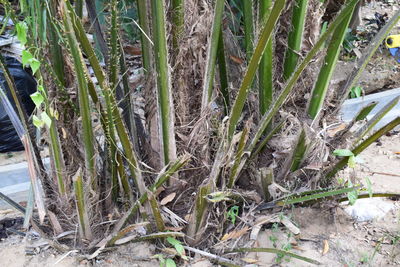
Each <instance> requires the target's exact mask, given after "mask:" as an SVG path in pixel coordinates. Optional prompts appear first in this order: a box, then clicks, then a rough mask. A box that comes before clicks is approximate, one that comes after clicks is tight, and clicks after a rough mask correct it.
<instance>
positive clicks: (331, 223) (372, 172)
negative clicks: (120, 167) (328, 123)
mask: <svg viewBox="0 0 400 267" xmlns="http://www.w3.org/2000/svg"><path fill="white" fill-rule="evenodd" d="M398 152H400V133H395V134H393V135H392V136H384V137H382V138H381V139H380V140H379V142H376V143H374V144H373V145H371V146H370V147H369V148H368V149H367V150H366V151H364V152H363V153H361V155H360V157H361V159H362V160H363V163H360V164H358V166H357V167H356V168H355V169H354V170H353V169H346V170H344V171H342V172H341V173H340V175H339V176H338V177H345V178H346V177H351V178H352V179H353V181H354V182H358V183H365V178H366V177H368V178H369V179H370V180H371V183H372V189H373V191H374V192H400V183H399V181H400V177H399V176H400V155H399V153H398ZM384 201H385V202H389V203H393V204H394V208H393V209H392V210H391V211H389V212H388V213H387V214H386V216H385V217H384V218H382V219H380V220H373V221H369V222H356V221H355V220H354V219H353V218H351V217H350V216H349V215H348V214H347V213H346V212H345V211H344V208H345V206H324V205H322V206H319V207H317V208H310V207H305V208H301V207H298V208H295V209H293V210H290V211H287V212H284V213H285V215H287V216H288V217H290V218H291V220H292V221H293V222H294V223H295V224H296V225H297V226H298V227H299V229H300V231H301V233H300V235H298V236H296V237H294V235H293V234H291V232H290V231H289V230H288V229H287V228H285V227H281V226H279V227H269V228H268V229H263V230H262V231H261V232H260V233H259V235H258V239H257V241H256V243H255V246H256V247H273V246H276V247H277V248H282V247H283V246H288V244H290V247H291V249H290V250H289V251H290V252H293V253H296V254H299V255H302V256H306V257H310V258H312V259H315V260H318V261H320V262H321V263H322V265H323V266H398V265H400V243H399V241H400V228H399V219H400V217H399V215H400V214H399V212H400V202H399V201H392V200H389V199H386V200H384ZM265 214H268V213H265ZM16 215H17V214H15V212H13V211H12V210H9V211H5V210H3V211H1V212H0V220H1V219H2V217H3V218H4V217H10V216H11V217H12V216H16ZM32 246H34V244H32V242H30V241H27V240H24V239H23V238H22V237H19V236H15V235H12V236H10V237H9V238H7V239H5V240H4V241H0V259H1V265H2V266H10V267H19V266H28V267H35V266H40V267H50V266H54V264H55V263H57V262H58V263H57V266H61V267H72V266H102V267H103V266H104V267H111V266H158V264H159V263H158V261H157V260H156V259H154V258H152V256H154V255H156V254H157V253H159V252H157V250H156V248H155V246H154V245H152V244H148V243H139V244H136V243H135V244H128V245H125V246H121V247H119V248H118V249H116V250H115V251H112V252H109V253H106V254H104V255H103V256H102V257H101V258H100V259H97V260H96V261H94V262H90V263H89V262H88V261H86V260H84V259H80V258H79V257H78V256H77V255H75V254H74V253H72V254H71V255H69V256H67V257H64V256H65V255H62V254H59V253H57V252H56V251H54V250H53V249H51V248H49V249H44V250H43V251H42V252H41V253H39V254H38V255H35V256H28V255H26V254H25V249H26V247H32ZM246 258H247V259H248V260H249V259H252V260H254V263H255V264H257V265H258V266H272V265H274V264H278V262H280V261H279V259H278V258H277V257H276V255H275V254H268V253H250V254H248V255H247V256H246ZM279 264H280V265H275V266H311V265H310V264H308V263H304V262H301V261H299V260H296V259H289V258H283V259H282V261H281V262H280V263H279ZM187 266H213V265H212V264H211V263H210V262H209V261H207V260H206V259H202V258H198V259H196V260H193V261H191V262H190V263H188V264H187Z"/></svg>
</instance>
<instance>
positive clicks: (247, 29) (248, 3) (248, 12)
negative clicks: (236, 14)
mask: <svg viewBox="0 0 400 267" xmlns="http://www.w3.org/2000/svg"><path fill="white" fill-rule="evenodd" d="M242 3H243V22H244V45H245V47H246V58H247V60H248V61H250V59H251V55H252V53H253V41H254V26H253V0H243V1H242Z"/></svg>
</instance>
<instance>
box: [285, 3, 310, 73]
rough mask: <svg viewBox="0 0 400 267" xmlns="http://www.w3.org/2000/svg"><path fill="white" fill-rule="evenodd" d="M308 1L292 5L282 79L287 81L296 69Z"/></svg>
mask: <svg viewBox="0 0 400 267" xmlns="http://www.w3.org/2000/svg"><path fill="white" fill-rule="evenodd" d="M307 6H308V0H296V1H295V3H294V5H293V13H292V24H291V25H292V27H293V28H292V30H291V31H290V33H289V37H288V48H287V50H286V55H285V62H284V68H283V78H284V79H285V80H287V79H289V77H290V75H292V73H293V71H294V70H295V69H296V66H297V60H298V58H299V55H298V53H300V48H301V42H302V40H303V31H304V22H305V18H306V14H307Z"/></svg>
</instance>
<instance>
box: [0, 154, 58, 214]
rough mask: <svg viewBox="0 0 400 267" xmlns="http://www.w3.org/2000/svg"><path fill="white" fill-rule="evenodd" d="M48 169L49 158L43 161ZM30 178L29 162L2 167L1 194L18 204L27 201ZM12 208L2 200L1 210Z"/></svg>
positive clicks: (0, 175) (0, 172) (0, 176)
mask: <svg viewBox="0 0 400 267" xmlns="http://www.w3.org/2000/svg"><path fill="white" fill-rule="evenodd" d="M43 162H44V165H45V167H46V168H48V166H49V164H50V160H49V158H45V159H44V160H43ZM30 184H31V182H30V178H29V172H28V164H27V162H21V163H16V164H9V165H4V166H0V192H2V193H3V194H5V195H7V196H8V197H10V198H11V199H12V200H14V201H16V202H21V201H27V200H28V193H29V186H30ZM7 208H10V205H9V204H8V203H6V202H4V201H2V200H0V209H7Z"/></svg>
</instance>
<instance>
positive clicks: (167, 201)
mask: <svg viewBox="0 0 400 267" xmlns="http://www.w3.org/2000/svg"><path fill="white" fill-rule="evenodd" d="M175 196H176V193H175V192H173V193H171V194H169V195H168V196H166V197H164V198H163V199H162V200H161V202H160V205H161V206H164V205H166V204H168V203H169V202H171V201H172V200H174V198H175Z"/></svg>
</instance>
